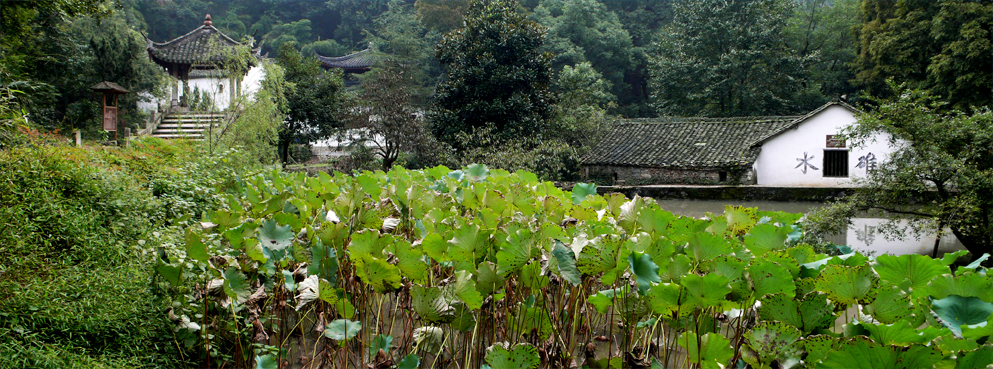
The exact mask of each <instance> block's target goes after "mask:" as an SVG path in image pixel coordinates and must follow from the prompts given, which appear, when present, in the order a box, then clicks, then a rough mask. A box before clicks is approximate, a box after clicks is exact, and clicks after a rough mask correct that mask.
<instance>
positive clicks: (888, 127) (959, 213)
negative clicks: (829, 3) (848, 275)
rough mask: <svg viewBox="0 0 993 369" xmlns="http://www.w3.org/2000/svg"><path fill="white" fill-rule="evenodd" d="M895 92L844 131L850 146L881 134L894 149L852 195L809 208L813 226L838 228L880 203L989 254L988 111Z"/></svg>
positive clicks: (991, 171)
mask: <svg viewBox="0 0 993 369" xmlns="http://www.w3.org/2000/svg"><path fill="white" fill-rule="evenodd" d="M894 90H895V91H898V92H897V93H896V94H895V96H896V97H895V98H893V99H892V100H890V101H877V103H878V104H879V106H878V107H877V108H876V109H875V110H874V111H872V112H869V113H864V114H860V116H859V121H858V124H857V125H855V126H854V127H852V128H851V129H850V130H849V131H848V132H846V135H847V136H848V137H849V138H850V140H851V141H852V142H853V143H854V144H855V145H856V146H858V145H862V144H864V143H865V142H867V140H869V139H870V138H871V137H873V136H874V135H875V134H876V133H878V132H887V133H889V134H891V135H892V136H893V139H892V140H891V141H890V146H891V147H893V149H894V152H893V154H892V155H891V156H890V157H889V158H888V160H886V161H884V162H882V163H879V164H877V166H876V168H875V169H874V170H872V171H870V172H869V176H868V177H867V178H866V179H865V180H864V181H860V183H859V185H860V187H859V188H858V189H857V192H856V193H855V194H854V195H852V196H851V197H849V198H847V199H846V200H845V201H844V202H843V203H840V204H836V205H834V206H832V207H829V208H826V209H825V210H821V211H818V212H816V213H814V214H812V215H811V216H810V220H811V227H812V228H814V229H818V230H819V232H820V233H827V232H830V231H838V230H839V229H838V228H842V227H844V226H845V225H847V224H849V223H848V220H849V219H851V218H852V217H853V216H855V215H856V214H857V213H859V212H864V211H867V210H872V209H878V210H884V211H886V212H888V213H889V214H893V218H898V219H900V218H906V217H908V216H909V217H911V218H910V221H911V224H912V225H913V226H914V228H915V229H918V230H921V229H923V230H928V231H930V232H934V231H936V230H939V229H944V228H945V227H949V228H951V230H952V232H953V233H954V234H955V236H956V237H958V239H959V241H961V242H962V244H963V245H965V247H966V248H967V249H968V250H969V251H970V252H971V253H972V254H973V257H978V256H979V255H981V254H982V253H993V224H991V223H993V113H991V111H990V110H989V109H988V108H980V109H977V110H976V111H975V112H974V113H971V114H970V113H962V112H958V111H955V110H948V109H946V108H944V107H942V106H941V105H943V104H944V103H939V102H936V100H935V99H934V98H933V97H932V96H931V95H930V94H929V93H927V92H926V91H920V90H906V89H904V88H903V87H901V88H894ZM942 111H945V112H942Z"/></svg>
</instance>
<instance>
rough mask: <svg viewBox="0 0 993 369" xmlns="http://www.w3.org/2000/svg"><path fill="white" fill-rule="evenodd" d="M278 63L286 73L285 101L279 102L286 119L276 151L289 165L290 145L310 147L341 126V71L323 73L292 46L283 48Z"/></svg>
mask: <svg viewBox="0 0 993 369" xmlns="http://www.w3.org/2000/svg"><path fill="white" fill-rule="evenodd" d="M278 63H279V65H280V66H282V67H283V68H284V70H285V77H284V78H285V80H286V86H285V89H284V91H285V99H278V101H279V102H280V103H281V106H280V108H281V110H283V111H284V112H285V114H286V120H285V122H284V125H283V127H282V129H281V130H280V131H279V152H280V158H281V159H282V161H283V164H286V163H287V162H289V149H290V145H291V144H305V145H307V144H310V143H311V142H314V141H316V140H321V139H326V138H328V137H331V135H333V134H334V133H335V132H336V130H337V129H338V128H341V127H343V126H344V117H343V113H344V111H345V109H346V101H347V100H346V96H345V93H344V88H345V87H344V82H343V80H342V75H341V71H340V70H337V69H332V70H329V71H325V70H323V69H322V68H321V63H320V62H319V61H317V59H314V58H306V57H304V56H303V55H301V54H300V52H298V51H297V50H296V49H294V48H293V45H283V47H282V48H281V49H280V50H279V59H278Z"/></svg>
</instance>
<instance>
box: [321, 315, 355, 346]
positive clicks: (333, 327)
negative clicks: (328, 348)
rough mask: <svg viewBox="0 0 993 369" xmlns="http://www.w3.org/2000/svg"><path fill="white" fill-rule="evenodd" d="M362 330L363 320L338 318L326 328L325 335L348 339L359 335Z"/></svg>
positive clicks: (331, 337)
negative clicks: (355, 320)
mask: <svg viewBox="0 0 993 369" xmlns="http://www.w3.org/2000/svg"><path fill="white" fill-rule="evenodd" d="M360 330H362V323H361V322H353V321H351V320H348V319H338V320H335V321H333V322H331V323H330V324H328V325H327V327H325V328H324V336H325V337H327V338H330V339H333V340H335V341H346V340H350V339H352V338H354V337H355V336H356V335H358V334H359V331H360Z"/></svg>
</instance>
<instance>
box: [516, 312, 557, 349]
mask: <svg viewBox="0 0 993 369" xmlns="http://www.w3.org/2000/svg"><path fill="white" fill-rule="evenodd" d="M514 317H515V319H513V320H511V321H510V322H509V326H510V329H511V330H513V331H515V332H517V333H519V334H521V335H527V334H532V333H533V334H537V335H538V336H537V337H538V338H539V339H541V340H542V341H545V340H547V339H548V337H551V335H552V333H553V332H554V331H553V328H552V317H551V316H550V315H549V313H548V309H545V308H544V307H542V306H538V305H537V304H536V305H535V306H531V307H528V306H524V305H520V306H518V309H517V311H516V312H515V314H514Z"/></svg>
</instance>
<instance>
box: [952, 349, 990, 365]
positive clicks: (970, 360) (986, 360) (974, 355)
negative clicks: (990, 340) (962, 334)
mask: <svg viewBox="0 0 993 369" xmlns="http://www.w3.org/2000/svg"><path fill="white" fill-rule="evenodd" d="M990 365H993V345H990V344H986V345H983V347H980V348H978V349H976V350H974V351H970V352H966V353H965V354H964V355H962V356H960V357H959V358H958V360H955V369H971V368H988V367H989V366H990Z"/></svg>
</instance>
